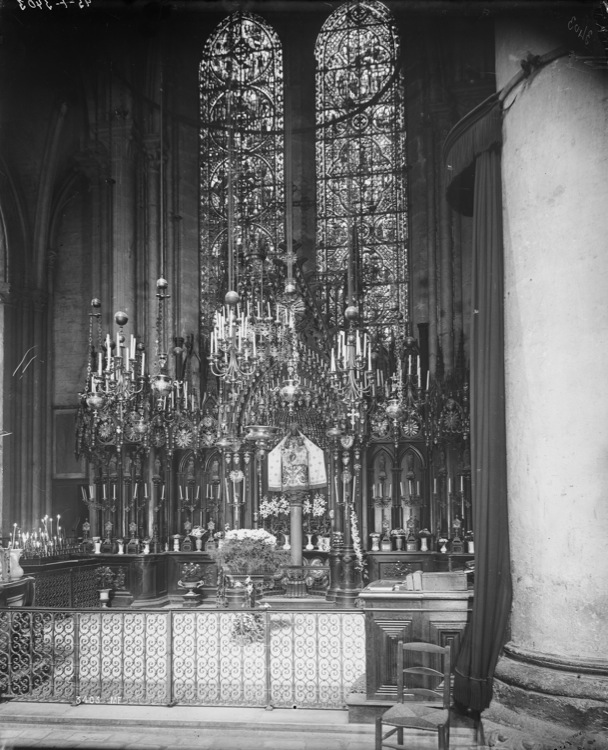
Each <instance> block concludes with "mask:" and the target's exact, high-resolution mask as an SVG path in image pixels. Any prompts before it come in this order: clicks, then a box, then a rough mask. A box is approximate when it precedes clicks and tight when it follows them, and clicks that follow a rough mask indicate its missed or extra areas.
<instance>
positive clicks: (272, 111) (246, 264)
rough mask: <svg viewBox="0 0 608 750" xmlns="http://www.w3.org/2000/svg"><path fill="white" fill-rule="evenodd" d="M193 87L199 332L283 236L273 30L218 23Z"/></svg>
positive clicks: (244, 19) (260, 278)
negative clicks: (196, 103) (197, 125)
mask: <svg viewBox="0 0 608 750" xmlns="http://www.w3.org/2000/svg"><path fill="white" fill-rule="evenodd" d="M199 89H200V114H201V132H200V141H201V143H200V145H201V148H200V154H201V165H200V187H201V222H200V226H201V238H200V245H201V252H202V259H201V323H202V330H203V331H207V330H209V327H210V323H211V320H212V318H213V313H214V310H215V309H216V308H217V307H218V305H221V304H222V302H223V294H224V293H225V292H226V291H227V290H228V289H229V288H230V289H234V290H237V291H239V292H240V293H241V294H242V293H243V292H245V294H246V292H247V287H248V286H250V285H251V284H254V283H258V284H259V283H264V274H265V271H266V268H267V267H272V265H273V264H272V262H271V260H272V258H273V256H274V255H275V253H276V252H277V248H278V245H279V243H280V242H281V241H282V240H283V238H284V216H285V204H284V185H283V182H284V178H283V175H284V162H283V150H284V136H283V58H282V52H281V47H280V43H279V40H278V37H277V35H276V33H275V32H274V31H273V29H272V28H270V27H269V26H268V24H266V22H265V21H264V20H263V19H261V18H260V17H258V16H254V15H252V14H248V13H235V14H233V15H231V16H229V17H228V18H226V19H225V20H224V21H223V22H222V23H221V24H220V25H219V26H218V28H217V29H216V31H215V33H214V34H213V35H212V36H211V37H210V38H209V39H208V41H207V43H206V44H205V47H204V50H203V57H202V61H201V64H200V68H199ZM246 296H251V295H247V294H246Z"/></svg>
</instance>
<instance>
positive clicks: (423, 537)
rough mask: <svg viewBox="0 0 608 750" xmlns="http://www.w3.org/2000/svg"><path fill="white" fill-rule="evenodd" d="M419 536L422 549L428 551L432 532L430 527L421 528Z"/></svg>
mask: <svg viewBox="0 0 608 750" xmlns="http://www.w3.org/2000/svg"><path fill="white" fill-rule="evenodd" d="M418 536H419V537H420V551H421V552H428V551H429V537H430V536H431V532H430V531H429V530H428V529H420V531H419V532H418Z"/></svg>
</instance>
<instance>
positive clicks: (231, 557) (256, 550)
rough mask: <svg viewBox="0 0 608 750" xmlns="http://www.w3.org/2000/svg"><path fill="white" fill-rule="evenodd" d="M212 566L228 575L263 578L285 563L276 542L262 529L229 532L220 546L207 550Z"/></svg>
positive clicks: (285, 560) (286, 557)
mask: <svg viewBox="0 0 608 750" xmlns="http://www.w3.org/2000/svg"><path fill="white" fill-rule="evenodd" d="M210 554H211V557H212V558H213V559H214V560H215V562H216V563H217V564H218V565H219V566H220V567H221V568H222V569H223V570H224V571H225V572H226V573H228V574H230V575H252V574H254V575H266V574H270V573H274V572H275V571H276V569H277V568H278V567H280V566H281V565H283V564H285V563H286V562H288V556H287V555H285V553H283V552H281V551H280V550H278V549H277V538H276V536H274V535H273V534H270V533H269V532H268V531H266V530H265V529H232V530H231V531H227V532H226V533H225V534H224V537H223V539H222V544H221V545H220V546H219V547H218V549H216V550H210Z"/></svg>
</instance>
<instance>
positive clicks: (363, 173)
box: [315, 0, 408, 338]
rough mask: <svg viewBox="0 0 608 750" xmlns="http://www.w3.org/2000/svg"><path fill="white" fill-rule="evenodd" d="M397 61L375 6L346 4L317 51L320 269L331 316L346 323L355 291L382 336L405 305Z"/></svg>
mask: <svg viewBox="0 0 608 750" xmlns="http://www.w3.org/2000/svg"><path fill="white" fill-rule="evenodd" d="M399 55H400V42H399V38H398V35H397V31H396V28H395V25H394V22H393V20H392V16H391V14H390V12H389V10H388V9H387V8H386V7H385V6H384V5H383V4H382V3H380V2H376V1H375V0H356V1H353V2H347V3H345V4H344V5H342V6H340V7H339V8H338V9H337V10H336V11H335V12H334V13H332V15H331V16H330V17H329V18H328V20H327V21H326V22H325V24H324V25H323V27H322V29H321V31H320V34H319V37H318V39H317V43H316V47H315V58H316V65H317V68H316V123H317V140H316V158H317V270H318V272H319V274H320V275H321V277H322V279H323V281H324V289H325V294H324V304H325V313H326V315H327V317H328V320H329V321H330V324H331V325H333V326H339V325H340V324H341V322H342V320H343V313H344V308H345V306H346V304H347V303H348V300H347V299H346V298H347V297H348V296H349V295H350V294H351V292H352V295H353V296H354V297H355V301H356V304H357V305H358V306H359V308H360V311H361V313H362V319H363V322H364V325H365V326H366V328H368V329H369V330H370V331H372V332H375V333H376V334H378V335H380V337H381V338H385V337H386V336H390V335H391V334H392V332H393V331H394V329H395V327H396V326H397V324H398V322H399V320H403V319H404V318H407V308H408V288H407V249H406V240H407V217H406V186H405V165H406V158H405V113H404V103H403V81H402V74H401V71H400V68H399ZM346 268H349V269H350V272H349V273H348V274H345V270H344V269H346ZM346 277H347V278H346ZM349 290H351V291H349Z"/></svg>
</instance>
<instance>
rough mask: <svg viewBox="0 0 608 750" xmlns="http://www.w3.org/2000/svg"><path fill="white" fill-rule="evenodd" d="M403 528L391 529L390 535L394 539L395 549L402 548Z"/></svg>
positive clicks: (404, 533)
mask: <svg viewBox="0 0 608 750" xmlns="http://www.w3.org/2000/svg"><path fill="white" fill-rule="evenodd" d="M405 535H406V532H405V529H392V531H391V536H392V537H393V539H394V540H395V549H398V550H401V549H403V540H404V539H405Z"/></svg>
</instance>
